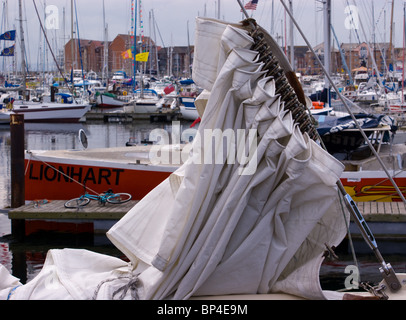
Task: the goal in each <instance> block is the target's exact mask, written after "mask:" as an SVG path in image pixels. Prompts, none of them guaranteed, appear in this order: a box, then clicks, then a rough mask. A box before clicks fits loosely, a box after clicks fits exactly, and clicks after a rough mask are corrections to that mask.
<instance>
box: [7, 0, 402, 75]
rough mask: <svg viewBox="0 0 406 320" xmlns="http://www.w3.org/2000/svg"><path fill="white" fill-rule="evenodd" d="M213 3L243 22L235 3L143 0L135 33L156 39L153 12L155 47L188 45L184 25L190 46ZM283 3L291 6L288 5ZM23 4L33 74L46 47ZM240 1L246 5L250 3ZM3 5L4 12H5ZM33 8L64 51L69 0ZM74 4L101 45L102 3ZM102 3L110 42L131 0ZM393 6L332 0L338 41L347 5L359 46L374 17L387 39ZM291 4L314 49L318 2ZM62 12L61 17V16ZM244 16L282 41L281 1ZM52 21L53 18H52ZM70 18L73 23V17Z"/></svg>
mask: <svg viewBox="0 0 406 320" xmlns="http://www.w3.org/2000/svg"><path fill="white" fill-rule="evenodd" d="M217 1H220V18H221V19H223V20H226V21H230V22H238V21H240V20H241V19H242V15H241V12H240V8H239V6H238V2H237V0H141V1H139V2H140V3H141V15H142V19H140V18H139V16H138V18H137V19H138V22H140V20H142V22H143V28H142V29H141V28H140V26H139V25H138V26H137V34H140V30H143V32H144V35H146V36H150V35H151V36H152V37H153V38H154V37H155V36H154V34H151V28H150V26H151V25H152V23H151V21H152V20H151V19H150V18H149V17H150V14H151V12H152V10H153V12H154V16H155V21H156V25H157V27H158V28H157V29H156V42H157V43H158V45H160V46H162V45H165V46H170V45H173V46H186V45H187V44H188V32H187V30H188V26H189V42H190V43H191V44H193V42H194V24H195V17H196V16H198V15H200V16H207V17H212V18H214V17H217V8H218V4H217ZM283 1H285V3H286V4H288V5H289V0H283ZM394 1H395V10H394V22H395V29H394V42H395V45H396V46H403V6H404V1H403V0H394ZM22 2H23V18H24V29H25V31H24V32H25V40H26V46H27V52H28V55H29V61H30V66H31V69H35V68H36V65H37V64H38V58H37V57H38V53H39V52H40V49H39V45H42V46H44V42H43V39H42V40H41V38H40V36H39V34H40V26H39V22H38V18H37V15H36V13H35V9H34V5H33V0H23V1H22ZM242 2H245V3H247V2H248V0H245V1H242ZM6 3H7V4H8V8H6V7H5V4H6ZM35 3H36V4H37V7H38V10H39V11H40V14H41V19H42V21H43V22H47V23H48V27H49V30H48V31H47V32H48V37H49V38H50V41H51V42H52V46H53V47H62V45H63V43H65V42H66V41H67V40H68V39H69V37H70V29H71V23H70V19H71V0H35ZM74 3H76V11H77V21H78V25H79V35H80V38H83V39H94V40H103V0H74ZM104 3H105V11H106V23H107V24H108V38H109V40H113V39H114V37H115V36H116V35H117V34H119V33H129V32H130V30H131V26H133V23H132V21H131V0H104ZM391 3H392V0H332V25H333V27H334V29H335V31H336V33H337V36H338V38H339V42H340V43H341V42H349V41H350V30H349V28H348V26H349V24H348V22H349V20H350V19H349V15H348V13H347V12H346V11H345V10H346V7H347V6H348V5H355V6H356V8H357V12H358V14H359V21H360V24H358V27H359V28H358V35H357V34H356V33H355V32H354V30H353V32H352V33H351V40H352V42H358V39H359V40H360V41H365V40H367V41H371V39H372V36H371V34H372V25H373V23H372V21H373V20H372V18H374V20H375V26H376V28H375V31H376V32H375V34H376V37H375V39H376V41H377V42H384V41H385V40H386V42H389V30H390V27H389V26H390V13H391ZM1 4H2V6H1V8H0V10H1V11H2V20H1V25H0V30H1V32H4V31H6V28H7V29H13V28H16V29H17V33H19V22H18V1H17V0H8V1H6V0H1ZM292 4H293V13H294V16H295V19H296V20H297V21H298V23H299V24H300V26H301V28H302V29H303V31H304V32H305V34H306V37H307V38H308V39H309V41H310V42H311V43H312V44H313V45H316V44H318V43H321V42H323V13H322V11H321V8H322V3H321V1H320V0H292ZM45 8H48V10H49V11H47V12H45ZM139 8H140V6H139V5H138V9H139ZM272 8H273V10H272ZM64 10H65V15H64V14H63V12H64ZM272 12H273V14H272ZM5 13H7V15H5ZM74 13H75V12H74ZM248 13H249V14H252V17H253V18H254V19H256V20H257V22H258V23H259V24H260V25H261V26H263V27H264V28H265V29H267V30H268V31H269V32H271V30H272V28H273V30H274V34H273V35H274V37H275V38H277V37H279V36H281V35H283V36H285V31H284V28H285V13H284V10H283V8H282V5H281V3H280V0H259V1H258V7H257V10H255V11H248ZM64 16H65V19H64ZM6 17H7V19H6ZM52 17H54V18H56V19H51V18H52ZM74 19H75V20H76V14H75V17H74ZM287 19H288V22H287V26H288V27H289V18H287ZM64 21H65V23H64ZM272 21H273V22H274V23H272ZM6 24H7V25H6ZM361 26H362V27H364V30H365V32H366V35H367V39H365V36H364V34H363V32H362V29H361ZM288 30H289V29H288ZM288 34H289V33H288ZM287 37H288V36H287ZM294 38H295V44H300V45H302V44H304V41H303V40H302V38H301V36H300V35H299V34H298V33H297V32H295V37H294ZM277 39H280V38H277ZM288 41H289V38H288ZM8 44H9V43H8V42H4V43H3V44H1V45H0V47H2V48H3V47H6V46H7V45H8ZM17 49H18V48H17Z"/></svg>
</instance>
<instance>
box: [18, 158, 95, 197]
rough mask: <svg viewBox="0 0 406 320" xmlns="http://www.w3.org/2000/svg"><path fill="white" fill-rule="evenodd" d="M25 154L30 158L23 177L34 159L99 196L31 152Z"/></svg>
mask: <svg viewBox="0 0 406 320" xmlns="http://www.w3.org/2000/svg"><path fill="white" fill-rule="evenodd" d="M27 153H28V154H29V155H30V158H29V160H28V163H27V167H26V168H25V172H24V175H26V174H27V171H28V166H29V164H30V162H31V158H34V159H35V160H37V161H40V162H42V163H44V164H45V165H47V166H48V167H50V168H52V169H53V170H55V171H56V172H58V173H59V174H61V175H63V176H64V177H66V178H68V179H70V180H72V181H73V182H75V183H77V184H78V185H80V186H82V187H83V188H86V189H87V190H90V191H91V192H93V193H94V194H97V195H100V194H99V193H98V192H97V191H94V190H93V189H91V188H89V187H87V186H85V185H84V184H83V183H81V182H79V181H78V180H75V179H73V178H72V177H70V176H68V175H67V174H65V173H64V172H63V171H60V170H58V169H56V168H55V167H54V166H52V165H50V164H49V163H47V162H45V161H44V160H41V159H39V158H37V157H36V156H35V155H33V154H32V152H31V151H27Z"/></svg>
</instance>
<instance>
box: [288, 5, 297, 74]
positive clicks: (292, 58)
mask: <svg viewBox="0 0 406 320" xmlns="http://www.w3.org/2000/svg"><path fill="white" fill-rule="evenodd" d="M289 10H290V12H292V14H293V1H292V0H289ZM289 37H290V65H291V66H292V69H293V70H295V69H296V67H295V45H294V39H293V20H292V19H290V23H289Z"/></svg>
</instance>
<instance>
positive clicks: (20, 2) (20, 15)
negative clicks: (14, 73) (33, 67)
mask: <svg viewBox="0 0 406 320" xmlns="http://www.w3.org/2000/svg"><path fill="white" fill-rule="evenodd" d="M18 12H19V18H20V37H21V44H20V47H21V70H22V75H23V98H24V99H25V93H26V90H27V85H26V82H27V67H26V64H25V43H24V28H23V8H22V1H21V0H18Z"/></svg>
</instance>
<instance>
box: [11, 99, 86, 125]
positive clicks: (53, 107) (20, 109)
mask: <svg viewBox="0 0 406 320" xmlns="http://www.w3.org/2000/svg"><path fill="white" fill-rule="evenodd" d="M89 109H90V105H88V104H64V103H33V102H27V103H15V104H14V105H13V109H12V111H13V112H14V113H15V114H22V115H24V121H25V122H30V121H32V122H78V121H79V120H80V118H82V117H83V116H84V115H85V114H86V112H87V111H89Z"/></svg>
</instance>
